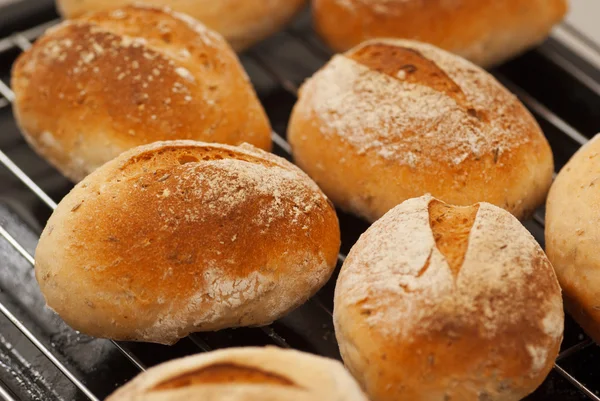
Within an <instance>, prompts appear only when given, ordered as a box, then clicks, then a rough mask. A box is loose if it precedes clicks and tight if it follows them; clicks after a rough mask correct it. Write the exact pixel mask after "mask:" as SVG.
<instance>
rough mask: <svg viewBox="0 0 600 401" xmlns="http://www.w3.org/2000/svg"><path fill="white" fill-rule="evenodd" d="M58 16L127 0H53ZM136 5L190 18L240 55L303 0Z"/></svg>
mask: <svg viewBox="0 0 600 401" xmlns="http://www.w3.org/2000/svg"><path fill="white" fill-rule="evenodd" d="M56 3H57V6H58V9H59V10H60V12H61V14H62V15H63V16H65V17H67V18H73V17H79V16H81V15H82V14H84V13H87V12H90V11H99V10H109V9H114V8H118V7H122V6H124V5H126V4H128V3H131V1H129V0H56ZM136 4H148V5H153V6H161V7H162V6H168V7H170V8H172V9H173V10H175V11H178V12H182V13H186V14H189V15H190V16H192V17H194V18H197V19H198V20H200V21H202V23H204V24H206V26H208V27H210V28H211V29H214V30H215V31H217V32H219V33H220V34H222V35H223V36H224V37H225V39H227V41H229V43H230V44H231V46H232V47H233V48H234V49H235V50H237V51H241V50H244V49H246V48H247V47H249V46H251V45H253V44H254V43H256V42H258V41H260V40H262V39H265V38H266V37H268V36H270V35H272V34H274V33H275V32H277V31H279V30H280V29H282V28H283V27H284V26H285V25H286V24H287V23H288V22H289V21H290V20H291V19H292V17H294V16H295V15H296V13H297V12H298V11H300V10H301V9H302V8H303V7H304V5H305V4H306V0H261V1H258V2H257V1H248V0H217V1H215V0H142V1H138V2H137V3H136Z"/></svg>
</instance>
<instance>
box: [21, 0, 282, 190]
mask: <svg viewBox="0 0 600 401" xmlns="http://www.w3.org/2000/svg"><path fill="white" fill-rule="evenodd" d="M12 85H13V89H14V91H15V96H16V99H15V113H16V117H17V120H18V122H19V125H20V127H21V130H22V131H23V133H24V135H25V138H26V139H27V140H28V141H29V143H30V144H31V145H32V146H33V148H34V149H36V150H37V151H38V153H40V154H41V155H42V156H44V157H45V158H47V159H48V160H49V161H50V162H51V163H52V164H53V165H54V166H56V167H57V168H58V169H59V170H60V171H61V172H62V173H63V174H65V175H66V176H67V177H69V178H71V179H72V180H74V181H79V180H81V179H82V178H83V177H85V176H86V175H87V174H89V173H90V172H92V171H93V170H95V169H96V168H98V167H99V166H101V165H102V164H104V163H105V162H107V161H109V160H111V159H113V158H114V157H116V156H118V155H119V154H120V153H121V152H123V151H124V150H127V149H130V148H132V147H135V146H138V145H142V144H146V143H151V142H155V141H159V140H172V139H194V140H202V141H208V142H221V143H228V144H234V145H238V144H241V143H243V142H248V143H251V144H253V145H255V146H258V147H260V148H263V149H265V150H269V149H270V148H271V128H270V125H269V121H268V120H267V117H266V115H265V112H264V110H263V109H262V106H261V105H260V103H259V101H258V99H257V97H256V94H255V93H254V90H253V89H252V87H251V85H250V83H249V82H248V77H247V76H246V73H245V72H244V70H243V68H242V66H241V65H240V63H239V61H238V59H237V57H236V55H235V53H233V51H231V49H230V48H229V46H228V45H227V44H226V43H225V41H224V40H223V39H222V38H221V37H220V36H219V35H218V34H216V33H214V32H211V31H209V30H208V29H206V28H204V27H203V26H202V25H200V24H199V23H197V22H195V21H193V20H192V19H190V18H188V17H186V16H183V15H181V14H176V13H171V12H168V11H165V10H162V9H155V8H147V7H126V8H123V9H120V10H116V11H113V12H99V13H96V14H92V15H89V16H87V17H84V18H81V19H78V20H74V21H69V22H64V23H62V24H60V25H58V26H57V27H55V28H52V29H51V30H50V31H48V32H47V33H46V34H45V35H44V36H43V37H42V38H41V39H39V40H38V41H37V42H36V43H35V44H34V46H33V48H32V49H31V50H29V51H27V52H25V53H23V54H22V55H21V56H20V58H19V59H18V61H17V62H16V64H15V66H14V68H13V78H12Z"/></svg>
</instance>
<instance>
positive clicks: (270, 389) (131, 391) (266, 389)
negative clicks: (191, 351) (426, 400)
mask: <svg viewBox="0 0 600 401" xmlns="http://www.w3.org/2000/svg"><path fill="white" fill-rule="evenodd" d="M192 399H193V400H202V401H255V400H261V401H282V400H286V401H288V400H289V401H315V400H331V401H334V400H335V401H367V399H366V398H365V396H364V395H363V393H362V392H361V390H360V387H359V386H358V385H357V384H356V382H355V381H354V379H353V378H352V376H350V374H348V372H347V371H346V370H345V369H344V367H343V366H342V364H341V363H339V362H337V361H334V360H332V359H327V358H323V357H319V356H316V355H311V354H307V353H304V352H299V351H294V350H283V349H279V348H275V347H266V348H254V347H248V348H230V349H227V350H221V351H213V352H209V353H206V354H200V355H195V356H190V357H187V358H182V359H177V360H174V361H170V362H167V363H163V364H162V365H159V366H157V367H154V368H152V369H150V370H148V371H147V372H145V373H142V374H141V375H139V376H138V377H136V378H135V379H134V380H132V381H131V382H129V383H127V384H126V385H125V386H123V387H122V388H120V389H119V390H117V391H116V392H115V393H114V394H113V395H112V396H110V397H108V399H107V401H125V400H127V401H159V400H160V401H178V400H181V401H183V400H192Z"/></svg>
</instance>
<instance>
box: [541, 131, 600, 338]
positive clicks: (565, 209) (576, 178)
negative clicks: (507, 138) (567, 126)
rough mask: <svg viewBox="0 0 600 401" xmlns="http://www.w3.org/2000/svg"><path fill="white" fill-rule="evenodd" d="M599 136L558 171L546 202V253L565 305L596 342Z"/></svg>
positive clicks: (599, 319)
mask: <svg viewBox="0 0 600 401" xmlns="http://www.w3.org/2000/svg"><path fill="white" fill-rule="evenodd" d="M599 161H600V135H597V136H596V137H595V138H594V139H592V140H591V141H590V142H588V143H587V144H586V145H585V146H583V147H582V148H581V149H580V150H579V151H578V152H577V153H576V154H575V156H573V158H572V159H571V160H570V161H569V162H568V163H567V164H566V165H565V167H564V168H563V169H562V170H561V171H560V173H559V174H558V176H557V177H556V180H555V181H554V184H552V188H551V189H550V194H549V195H548V202H547V204H546V252H548V258H549V259H550V261H551V262H552V265H553V266H554V269H555V270H556V275H557V276H558V281H559V282H560V285H561V286H562V289H563V291H564V298H565V307H566V308H567V310H568V311H569V313H570V314H571V315H572V316H573V317H574V318H575V320H576V321H577V323H579V324H580V325H581V327H583V329H584V330H585V331H586V332H587V333H588V334H589V335H590V336H591V337H592V338H593V339H594V340H595V341H596V342H598V343H600V254H599V253H598V244H600V227H599V226H598V221H599V220H600V192H599V191H598V188H599V187H600V163H599Z"/></svg>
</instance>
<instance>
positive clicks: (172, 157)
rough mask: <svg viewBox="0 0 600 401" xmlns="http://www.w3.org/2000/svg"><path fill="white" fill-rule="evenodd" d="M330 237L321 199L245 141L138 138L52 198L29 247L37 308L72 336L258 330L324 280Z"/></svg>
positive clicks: (334, 236) (280, 162)
mask: <svg viewBox="0 0 600 401" xmlns="http://www.w3.org/2000/svg"><path fill="white" fill-rule="evenodd" d="M339 246H340V232H339V226H338V221H337V217H336V214H335V210H334V209H333V207H332V205H331V204H330V203H329V201H328V200H327V198H326V197H325V195H323V193H322V192H321V191H320V190H319V188H318V187H317V186H316V185H315V184H314V182H312V181H311V180H310V178H308V176H306V174H304V173H303V172H302V171H300V169H298V168H297V167H295V166H294V165H293V164H291V163H289V162H288V161H286V160H284V159H282V158H279V157H277V156H274V155H271V154H270V153H267V152H264V151H261V150H259V149H256V148H254V147H252V146H250V145H243V146H240V147H233V146H228V145H219V144H208V143H202V142H194V141H170V142H157V143H154V144H151V145H145V146H140V147H138V148H135V149H132V150H130V151H127V152H125V153H123V154H121V155H120V156H119V157H117V158H116V159H114V160H112V161H110V162H109V163H107V164H105V165H104V166H102V167H100V168H99V169H97V170H96V171H95V172H94V173H92V174H90V175H89V176H88V177H86V178H85V179H84V180H83V181H81V182H80V183H79V184H78V185H76V186H75V188H74V189H73V190H72V191H71V192H70V193H69V194H68V195H67V196H66V197H65V198H64V199H63V200H62V201H61V202H60V204H59V205H58V207H57V208H56V210H55V211H54V213H53V214H52V216H51V217H50V219H49V220H48V223H47V225H46V228H45V229H44V231H43V232H42V235H41V238H40V241H39V244H38V246H37V250H36V268H35V271H36V277H37V280H38V282H39V285H40V288H41V290H42V293H43V294H44V296H45V298H46V301H47V303H48V306H49V307H51V308H52V309H54V310H55V311H56V312H57V313H58V314H59V315H60V316H61V317H62V318H63V319H64V320H65V321H66V322H67V323H68V324H69V325H71V326H72V327H73V328H75V329H76V330H79V331H81V332H83V333H85V334H89V335H92V336H96V337H105V338H111V339H118V340H134V341H149V342H157V343H163V344H171V343H174V342H176V341H177V340H178V339H179V338H181V337H184V336H186V335H187V334H189V333H191V332H194V331H207V330H219V329H222V328H227V327H237V326H256V325H265V324H269V323H270V322H272V321H274V320H275V319H278V318H279V317H281V316H283V315H284V314H286V313H287V312H288V311H290V310H292V309H294V308H296V307H297V306H299V305H300V304H301V303H303V302H305V301H306V300H307V299H308V298H309V297H311V296H312V295H313V294H314V293H315V292H316V291H317V290H318V289H319V288H321V286H323V285H324V284H325V282H326V281H327V280H328V279H329V277H330V275H331V273H332V271H333V269H334V267H335V264H336V259H337V252H338V250H339Z"/></svg>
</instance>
